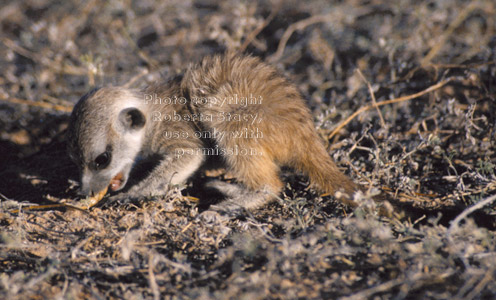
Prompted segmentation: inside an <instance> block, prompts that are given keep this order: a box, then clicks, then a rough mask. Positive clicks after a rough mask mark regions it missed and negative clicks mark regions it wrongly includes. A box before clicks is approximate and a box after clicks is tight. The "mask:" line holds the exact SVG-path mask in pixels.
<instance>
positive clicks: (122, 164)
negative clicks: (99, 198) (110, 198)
mask: <svg viewBox="0 0 496 300" xmlns="http://www.w3.org/2000/svg"><path fill="white" fill-rule="evenodd" d="M145 124H146V117H145V114H144V112H143V104H142V99H140V98H139V96H138V94H137V93H136V92H135V91H132V90H127V89H123V88H117V87H108V88H100V89H94V90H92V91H91V92H89V93H88V94H86V95H84V96H83V97H82V98H81V99H80V100H79V102H78V103H77V104H76V106H75V107H74V110H73V111H72V114H71V118H70V123H69V127H68V129H67V142H68V152H69V156H70V157H71V159H72V160H73V161H74V162H75V163H76V164H77V165H78V167H79V171H80V186H81V190H80V192H81V194H83V195H87V196H93V195H94V194H97V193H99V192H101V191H102V190H104V189H106V188H107V187H109V188H110V189H111V190H112V191H118V190H120V189H122V188H123V187H124V186H125V185H126V182H127V180H128V177H129V173H130V171H131V168H132V166H133V163H134V162H135V160H136V158H137V156H138V153H139V152H140V150H141V147H142V143H143V139H144V135H145Z"/></svg>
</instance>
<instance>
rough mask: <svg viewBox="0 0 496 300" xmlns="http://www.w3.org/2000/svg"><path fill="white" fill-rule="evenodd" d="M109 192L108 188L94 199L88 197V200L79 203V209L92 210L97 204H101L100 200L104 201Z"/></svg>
mask: <svg viewBox="0 0 496 300" xmlns="http://www.w3.org/2000/svg"><path fill="white" fill-rule="evenodd" d="M107 191H108V187H106V188H104V189H103V190H101V191H100V192H99V193H98V194H96V195H95V196H93V197H88V198H86V199H83V200H81V201H79V203H78V205H77V207H79V208H82V209H90V208H92V207H93V206H95V205H97V203H98V202H100V200H102V199H103V197H104V196H105V194H106V193H107Z"/></svg>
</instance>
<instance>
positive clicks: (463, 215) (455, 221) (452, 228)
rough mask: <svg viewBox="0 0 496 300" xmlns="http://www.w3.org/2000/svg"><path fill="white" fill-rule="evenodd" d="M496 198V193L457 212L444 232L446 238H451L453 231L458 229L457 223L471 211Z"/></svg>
mask: <svg viewBox="0 0 496 300" xmlns="http://www.w3.org/2000/svg"><path fill="white" fill-rule="evenodd" d="M495 200H496V195H493V196H491V197H489V198H486V199H484V200H482V201H479V202H477V203H476V204H475V205H473V206H471V207H469V208H467V209H465V210H464V211H463V212H462V213H461V214H459V215H458V216H457V217H456V218H455V219H454V220H453V222H452V223H451V225H450V227H449V229H448V231H447V232H446V236H447V238H448V240H450V241H451V240H452V239H451V235H452V234H453V231H454V230H456V229H458V224H459V223H460V221H461V220H463V219H465V218H466V217H467V216H468V215H470V214H471V213H473V212H474V211H476V210H478V209H481V208H483V207H484V206H486V205H488V204H491V203H492V202H494V201H495Z"/></svg>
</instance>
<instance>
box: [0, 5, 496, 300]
mask: <svg viewBox="0 0 496 300" xmlns="http://www.w3.org/2000/svg"><path fill="white" fill-rule="evenodd" d="M495 16H496V4H495V3H494V1H492V0H474V1H464V0H453V1H441V0H439V1H378V0H377V1H376V0H372V1H365V0H345V1H317V0H315V1H295V0H290V1H281V2H278V1H276V0H274V1H272V2H270V1H242V2H238V1H222V2H221V1H210V0H198V1H184V0H182V1H176V0H171V1H163V2H162V1H150V0H145V1H103V0H90V1H85V2H83V3H80V2H79V1H74V0H70V1H48V0H24V1H3V2H2V5H1V6H0V41H1V43H2V46H1V47H0V57H1V59H0V154H1V156H0V200H1V202H0V298H1V299H107V298H108V299H494V298H496V283H495V280H494V278H495V276H496V241H495V238H496V231H495V225H496V222H495V220H496V218H495V208H496V206H495V204H494V202H495V201H494V200H495V199H496V196H495V195H496V176H495V165H496V154H495V149H496V148H495V143H496V138H495V132H496V131H495V125H496V114H495V111H496V99H495V98H496V97H495V96H496V21H495ZM226 51H237V52H239V53H247V54H251V55H254V56H259V57H261V58H262V59H263V60H264V61H267V62H268V63H271V64H273V65H274V66H276V67H277V68H278V69H279V70H280V72H281V74H283V75H284V76H286V77H287V78H288V79H289V80H290V81H292V82H293V83H294V84H296V85H297V87H298V88H299V90H300V91H301V93H302V95H303V96H304V98H305V99H307V100H308V105H309V107H310V108H311V110H312V112H313V116H314V118H315V119H314V121H315V127H316V128H317V129H318V131H319V133H320V134H321V136H322V139H323V140H325V141H326V142H327V145H328V149H329V153H330V155H331V156H332V157H333V159H334V160H335V161H336V163H337V164H338V165H339V166H340V167H341V168H342V169H343V171H344V172H345V173H346V174H347V175H349V176H350V177H351V178H353V180H354V181H355V182H357V183H360V184H361V185H362V186H364V187H366V188H367V190H368V192H367V193H366V195H363V196H362V199H363V201H362V204H361V205H360V206H359V207H358V208H355V209H350V208H347V207H345V206H343V205H342V204H340V203H338V202H337V201H335V199H334V198H333V197H332V196H322V195H319V194H318V193H317V192H316V191H314V190H312V189H311V188H309V187H308V181H307V179H306V178H305V177H304V176H301V175H300V174H295V173H294V172H292V171H291V170H283V171H282V174H281V175H282V177H283V178H284V180H285V182H287V186H286V189H285V191H284V193H283V194H281V195H280V198H279V199H278V200H277V201H276V202H274V203H272V204H270V205H267V206H266V207H264V208H261V209H259V210H256V211H249V212H248V211H247V212H245V213H244V214H243V215H241V216H239V217H237V218H230V217H228V216H223V215H220V214H217V213H211V214H209V213H206V214H205V213H203V214H202V213H201V212H202V207H201V205H200V204H199V201H201V199H202V195H201V193H200V194H198V193H195V188H194V186H193V184H192V183H190V184H188V185H187V186H175V187H173V188H171V190H170V191H169V192H168V193H167V195H163V196H160V197H152V198H143V199H137V200H133V201H128V202H126V203H120V202H111V201H106V199H107V198H104V199H103V200H102V201H101V202H100V203H99V204H98V205H96V206H95V207H92V208H91V209H89V210H78V209H74V208H71V207H53V206H49V207H46V208H44V209H41V208H40V207H36V206H37V205H52V204H54V203H60V202H71V201H72V202H74V201H76V202H77V201H78V199H79V196H78V195H77V189H78V170H77V167H76V166H75V165H74V164H73V163H72V162H71V161H70V160H69V158H68V157H67V154H66V150H65V149H66V146H65V140H64V130H65V128H66V127H67V122H68V119H69V115H70V112H71V110H72V106H73V105H74V103H76V102H77V100H78V99H79V98H80V97H81V96H82V95H84V94H85V93H86V92H88V91H89V90H91V89H92V88H93V87H95V86H106V85H126V86H128V87H142V86H145V85H147V84H150V83H152V82H155V81H157V80H160V79H162V78H168V77H172V76H174V75H177V74H180V73H181V72H182V71H184V69H185V68H186V67H187V65H188V64H189V63H192V62H197V61H199V60H201V58H202V57H204V56H205V55H209V54H213V53H222V52H226ZM389 100H391V101H389ZM354 113H355V114H354ZM288 138H290V137H288ZM302 142H304V141H302ZM207 175H208V174H207ZM210 175H211V176H220V177H221V178H224V179H226V180H229V179H227V178H226V177H228V176H227V175H226V174H222V171H221V172H219V174H214V175H212V174H210ZM379 191H381V192H383V193H385V194H387V195H388V196H389V197H390V199H391V200H390V202H391V204H393V205H395V206H401V207H402V208H403V210H405V211H406V212H408V217H404V216H398V215H392V216H381V215H380V214H378V213H377V210H376V207H375V204H374V203H373V202H371V201H369V200H367V199H370V195H372V194H374V193H377V192H379ZM470 207H472V208H470Z"/></svg>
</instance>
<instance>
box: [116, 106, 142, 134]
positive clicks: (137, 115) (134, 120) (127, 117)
mask: <svg viewBox="0 0 496 300" xmlns="http://www.w3.org/2000/svg"><path fill="white" fill-rule="evenodd" d="M119 121H120V122H121V124H122V125H123V126H124V128H126V129H140V128H142V127H143V126H145V122H146V119H145V115H143V113H142V112H141V111H139V109H137V108H134V107H130V108H126V109H123V110H122V111H121V112H120V113H119Z"/></svg>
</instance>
